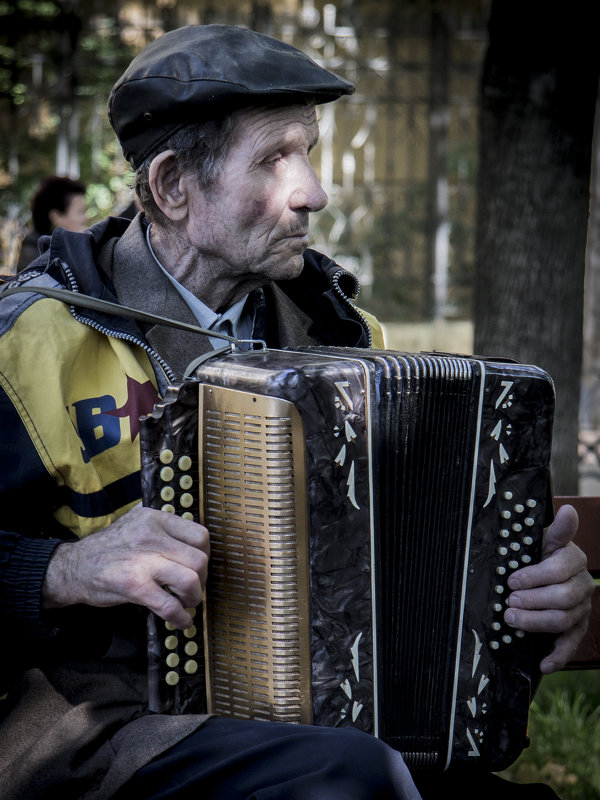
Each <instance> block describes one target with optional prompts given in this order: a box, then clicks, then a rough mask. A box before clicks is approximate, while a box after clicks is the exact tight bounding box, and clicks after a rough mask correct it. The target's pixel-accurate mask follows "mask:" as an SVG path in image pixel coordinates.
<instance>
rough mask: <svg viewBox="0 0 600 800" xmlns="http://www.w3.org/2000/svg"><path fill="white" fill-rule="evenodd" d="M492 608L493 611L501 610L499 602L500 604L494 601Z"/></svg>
mask: <svg viewBox="0 0 600 800" xmlns="http://www.w3.org/2000/svg"><path fill="white" fill-rule="evenodd" d="M492 608H493V609H494V611H497V612H500V611H502V606H501V604H500V603H494V605H493V606H492Z"/></svg>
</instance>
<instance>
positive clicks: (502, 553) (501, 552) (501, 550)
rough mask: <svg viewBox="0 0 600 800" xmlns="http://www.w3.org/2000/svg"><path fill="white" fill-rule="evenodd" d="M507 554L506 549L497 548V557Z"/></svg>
mask: <svg viewBox="0 0 600 800" xmlns="http://www.w3.org/2000/svg"><path fill="white" fill-rule="evenodd" d="M507 553H508V547H499V548H498V555H499V556H505V555H507Z"/></svg>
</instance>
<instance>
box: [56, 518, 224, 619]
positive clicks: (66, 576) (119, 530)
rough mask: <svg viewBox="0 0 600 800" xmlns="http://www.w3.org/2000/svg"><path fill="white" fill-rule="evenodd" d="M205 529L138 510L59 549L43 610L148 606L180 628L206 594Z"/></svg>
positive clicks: (206, 533) (206, 558) (181, 519)
mask: <svg viewBox="0 0 600 800" xmlns="http://www.w3.org/2000/svg"><path fill="white" fill-rule="evenodd" d="M209 551H210V546H209V536H208V531H207V529H206V528H205V527H204V526H202V525H198V524H197V523H195V522H190V521H188V520H185V519H183V518H181V517H178V516H175V515H174V514H169V513H167V512H165V511H157V510H154V509H151V508H142V507H141V506H136V507H135V508H133V509H132V510H131V511H129V512H127V514H124V515H123V516H122V517H120V518H119V519H118V520H116V522H113V523H112V525H109V526H108V528H105V529H104V530H102V531H99V532H98V533H94V534H92V535H90V536H87V537H86V538H85V539H81V540H79V541H78V542H65V543H64V544H61V545H59V546H58V547H57V548H56V550H55V552H54V555H53V556H52V558H51V560H50V563H49V564H48V569H47V572H46V577H45V580H44V584H43V587H42V604H43V607H44V608H47V609H50V608H64V607H66V606H70V605H74V604H77V603H85V604H87V605H91V606H102V607H106V606H116V605H120V604H121V603H135V604H137V605H142V606H146V607H147V608H148V609H150V610H151V611H154V612H155V613H156V614H158V616H159V617H162V619H164V620H166V621H167V622H171V623H172V624H173V625H175V626H176V627H178V628H187V627H189V626H190V625H191V624H192V618H191V616H190V613H189V612H188V611H187V610H186V609H187V608H192V607H195V606H197V605H198V604H199V603H200V602H201V600H202V596H203V592H204V586H205V583H206V575H207V569H208V556H209Z"/></svg>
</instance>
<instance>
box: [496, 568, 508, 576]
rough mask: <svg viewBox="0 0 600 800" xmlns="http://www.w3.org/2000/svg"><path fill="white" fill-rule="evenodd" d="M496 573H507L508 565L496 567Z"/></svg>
mask: <svg viewBox="0 0 600 800" xmlns="http://www.w3.org/2000/svg"><path fill="white" fill-rule="evenodd" d="M496 575H506V567H496Z"/></svg>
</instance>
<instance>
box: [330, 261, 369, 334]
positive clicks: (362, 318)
mask: <svg viewBox="0 0 600 800" xmlns="http://www.w3.org/2000/svg"><path fill="white" fill-rule="evenodd" d="M347 274H348V273H347V272H346V270H343V269H339V270H338V271H337V272H334V274H333V276H332V278H331V284H332V286H333V289H334V291H335V293H336V294H337V295H339V297H340V298H341V299H342V300H343V301H344V303H345V304H346V305H347V306H348V307H349V308H350V309H351V310H352V312H353V314H354V316H356V317H357V318H358V320H359V322H360V323H361V325H362V326H363V328H364V329H365V331H366V334H367V340H368V342H369V347H372V346H373V334H372V333H371V328H370V326H369V323H368V322H367V320H366V318H365V316H364V315H363V314H361V312H360V311H359V310H358V308H356V306H355V305H354V304H353V303H351V302H350V298H349V297H348V295H347V294H346V293H345V292H344V291H343V290H342V288H341V286H340V278H341V277H342V275H347ZM352 277H353V278H354V280H355V281H356V289H357V293H358V291H359V289H360V283H359V281H358V278H357V277H356V276H355V275H353V276H352Z"/></svg>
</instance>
